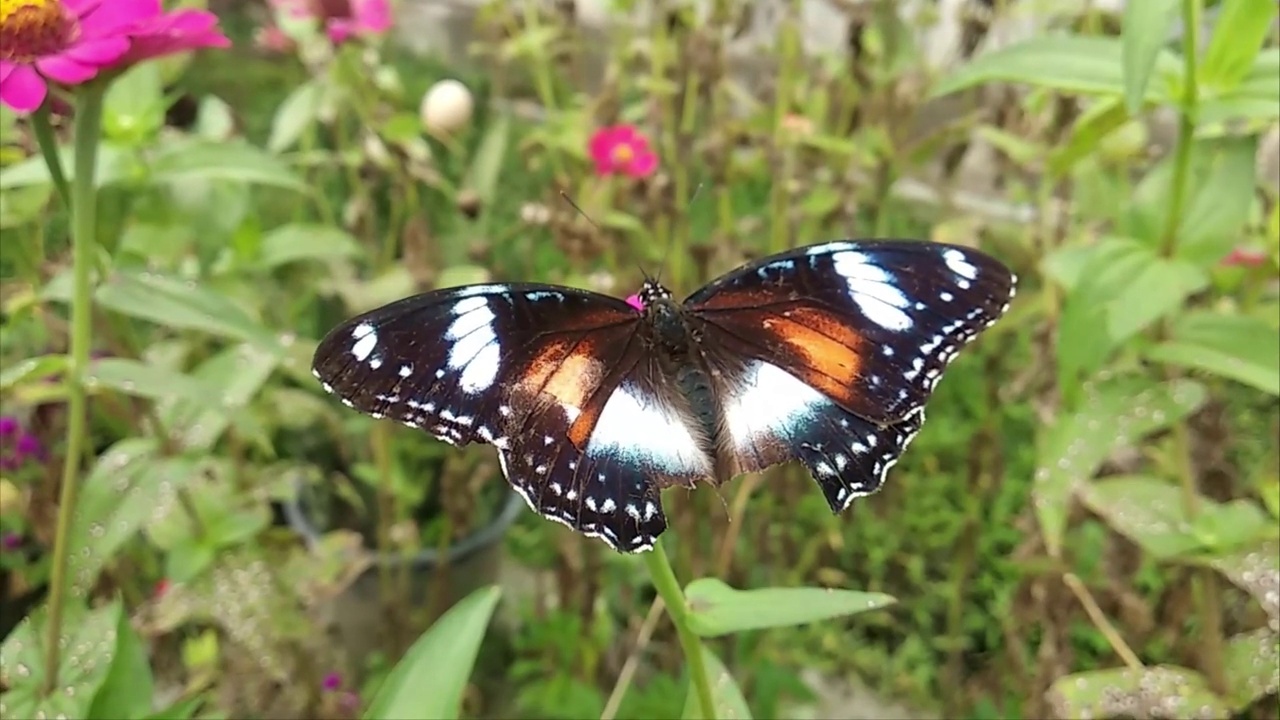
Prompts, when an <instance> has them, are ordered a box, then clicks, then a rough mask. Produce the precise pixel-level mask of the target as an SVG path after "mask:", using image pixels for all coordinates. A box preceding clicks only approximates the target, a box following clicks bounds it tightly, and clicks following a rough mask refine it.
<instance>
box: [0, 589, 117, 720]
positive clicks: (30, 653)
mask: <svg viewBox="0 0 1280 720" xmlns="http://www.w3.org/2000/svg"><path fill="white" fill-rule="evenodd" d="M122 614H123V610H122V607H121V605H120V602H119V601H112V602H111V603H109V604H107V605H103V606H102V607H99V608H96V609H94V610H92V611H90V610H87V609H85V607H84V606H83V605H76V604H71V605H69V606H68V607H67V608H66V612H65V614H64V616H63V620H62V626H61V631H62V632H61V637H59V638H58V645H59V647H60V648H61V651H60V652H61V654H60V655H59V662H58V665H59V670H58V686H57V687H56V688H54V691H53V692H52V693H50V694H49V695H48V696H47V697H46V696H43V695H42V690H43V688H42V687H41V685H42V684H43V682H44V679H45V678H44V661H45V652H46V651H45V624H46V623H47V622H48V606H43V605H42V606H41V607H39V608H37V609H36V611H35V612H33V613H32V614H30V615H28V616H27V617H26V618H24V619H23V620H22V622H21V623H19V624H18V626H17V627H16V628H14V629H13V631H12V632H11V633H9V637H7V638H5V641H4V645H3V646H0V685H3V686H5V687H7V688H8V690H7V691H6V692H5V693H4V694H3V695H0V717H5V718H11V717H13V718H19V717H21V718H34V717H73V718H74V717H87V716H88V714H89V706H90V703H92V702H93V697H94V695H95V694H96V693H97V692H98V688H100V687H102V683H103V681H104V680H106V678H107V673H108V672H110V670H111V664H112V661H113V660H114V658H115V653H116V641H117V634H116V628H117V627H119V624H120V618H121V615H122Z"/></svg>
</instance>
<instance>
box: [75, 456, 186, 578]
mask: <svg viewBox="0 0 1280 720" xmlns="http://www.w3.org/2000/svg"><path fill="white" fill-rule="evenodd" d="M157 448H158V446H157V445H156V443H155V442H154V441H152V440H150V439H142V438H129V439H125V440H121V441H120V442H118V443H116V444H115V445H113V446H112V447H111V449H110V450H108V451H107V452H106V453H105V454H104V455H103V456H102V457H100V458H99V459H98V462H97V464H96V465H95V466H94V469H93V471H92V472H91V473H90V474H89V477H88V478H87V479H86V480H85V485H84V488H83V489H82V490H81V495H80V498H79V500H78V501H77V502H76V514H75V520H74V522H73V524H72V526H71V535H70V537H69V539H68V546H69V547H70V552H71V554H70V557H69V560H68V568H67V570H68V573H69V574H70V576H71V583H72V590H73V591H74V592H76V593H87V592H88V591H89V590H90V589H91V588H92V587H93V586H94V584H95V583H96V582H97V579H98V573H99V572H101V570H102V568H103V566H105V565H106V564H107V563H108V562H110V561H111V560H112V559H114V557H115V555H116V553H118V552H119V551H120V549H121V548H122V547H124V545H125V543H127V542H128V541H129V540H131V539H132V538H133V537H134V536H135V535H137V533H138V532H139V531H141V530H142V529H143V528H145V527H147V526H148V525H149V524H150V523H152V522H155V521H157V520H160V519H163V518H164V517H165V516H167V515H168V514H169V513H171V512H173V511H174V507H175V502H176V495H175V492H176V491H177V490H179V489H181V488H182V487H183V486H184V485H186V483H187V482H188V481H189V480H190V479H191V477H192V476H193V475H194V474H195V472H196V468H195V465H194V463H193V462H192V461H190V460H189V459H186V458H158V457H156V451H157Z"/></svg>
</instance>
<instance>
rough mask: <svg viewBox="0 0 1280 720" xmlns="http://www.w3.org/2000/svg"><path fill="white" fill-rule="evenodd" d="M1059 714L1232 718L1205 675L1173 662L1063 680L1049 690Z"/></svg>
mask: <svg viewBox="0 0 1280 720" xmlns="http://www.w3.org/2000/svg"><path fill="white" fill-rule="evenodd" d="M1045 697H1046V699H1047V700H1048V701H1049V706H1050V707H1051V708H1052V709H1053V715H1054V716H1055V717H1064V718H1080V717H1160V718H1170V719H1174V718H1187V719H1188V720H1193V719H1194V718H1206V717H1214V718H1216V717H1230V716H1231V709H1230V708H1229V707H1228V706H1227V703H1226V702H1225V701H1224V700H1223V699H1222V698H1220V697H1218V696H1217V695H1215V694H1214V693H1213V691H1212V690H1210V689H1209V682H1208V680H1206V679H1205V678H1204V676H1203V675H1201V674H1200V673H1197V672H1195V671H1194V670H1188V669H1186V668H1181V667H1175V666H1172V665H1160V666H1156V667H1146V668H1138V669H1129V668H1112V669H1109V670H1096V671H1092V672H1082V673H1075V674H1072V675H1067V676H1064V677H1061V678H1058V680H1057V681H1056V682H1054V683H1053V685H1052V686H1050V687H1049V691H1048V692H1047V693H1045Z"/></svg>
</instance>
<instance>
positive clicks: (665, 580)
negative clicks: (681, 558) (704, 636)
mask: <svg viewBox="0 0 1280 720" xmlns="http://www.w3.org/2000/svg"><path fill="white" fill-rule="evenodd" d="M643 555H644V562H645V564H646V565H648V566H649V575H650V576H652V577H653V587H654V589H655V590H657V591H658V595H659V596H661V597H662V602H663V603H664V604H665V605H666V606H667V615H669V616H670V617H671V622H672V624H674V625H675V626H676V635H678V636H679V637H680V647H681V648H682V649H683V650H684V660H685V663H686V664H687V665H688V666H689V682H690V684H691V685H692V686H693V689H694V692H696V693H697V694H698V703H699V704H700V705H701V706H702V717H703V718H705V720H715V717H716V706H715V703H714V702H713V701H712V699H711V680H710V679H709V678H708V677H707V666H706V664H705V663H704V662H703V660H702V641H701V640H699V639H698V636H697V635H695V634H694V633H693V629H692V628H690V627H689V604H688V603H687V602H685V598H684V592H682V591H681V590H680V582H679V581H678V580H676V574H675V571H674V570H672V569H671V561H670V560H668V559H667V551H666V550H665V549H663V547H662V543H661V542H655V543H654V544H653V551H652V552H647V553H643Z"/></svg>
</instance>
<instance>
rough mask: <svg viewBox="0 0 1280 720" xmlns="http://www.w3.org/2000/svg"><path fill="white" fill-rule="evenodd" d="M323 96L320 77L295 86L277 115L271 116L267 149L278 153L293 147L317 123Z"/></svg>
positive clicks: (278, 109) (282, 103) (277, 110)
mask: <svg viewBox="0 0 1280 720" xmlns="http://www.w3.org/2000/svg"><path fill="white" fill-rule="evenodd" d="M323 98H324V85H322V84H321V81H320V80H319V79H312V80H308V81H307V82H305V83H302V84H301V85H299V86H297V87H296V88H294V89H293V91H292V92H290V93H289V96H288V97H286V98H285V99H284V101H283V102H281V103H280V107H279V108H277V109H276V114H275V117H273V118H271V135H270V137H268V138H267V149H268V150H270V151H271V152H273V153H278V152H282V151H284V150H288V149H289V148H290V147H293V144H294V143H296V142H298V140H299V139H300V138H301V137H302V134H303V133H305V132H306V131H307V130H308V129H309V128H310V127H311V126H312V125H314V124H315V121H316V117H317V116H318V115H319V113H320V105H321V102H322V100H323Z"/></svg>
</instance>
